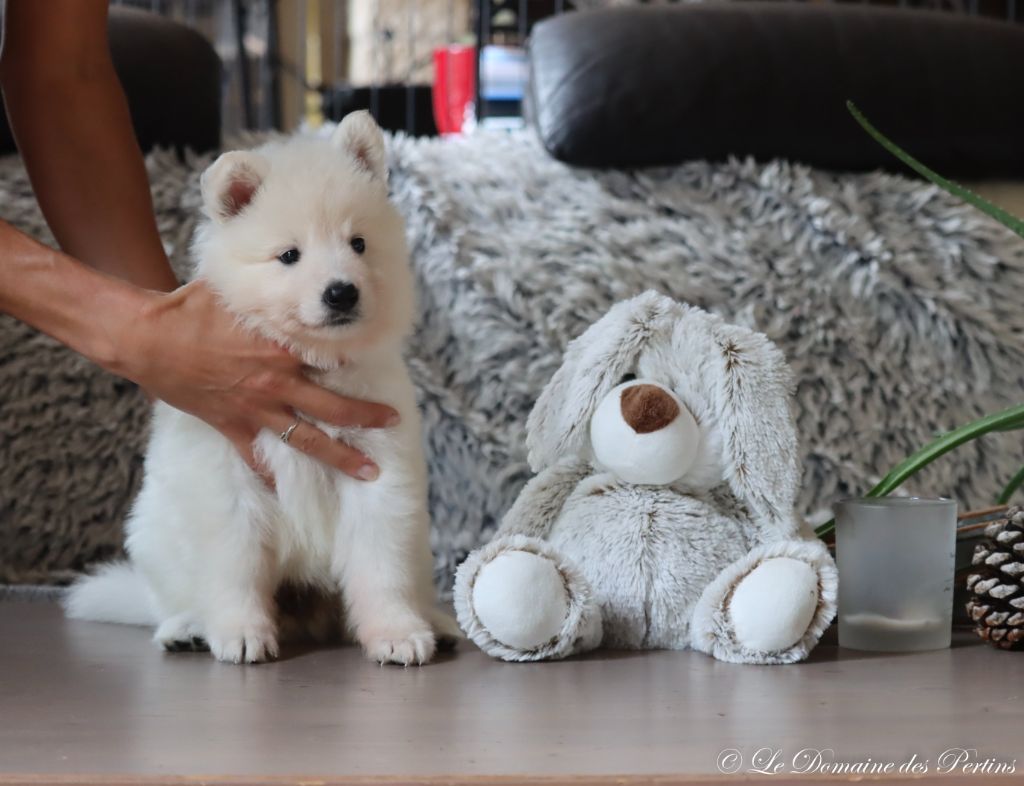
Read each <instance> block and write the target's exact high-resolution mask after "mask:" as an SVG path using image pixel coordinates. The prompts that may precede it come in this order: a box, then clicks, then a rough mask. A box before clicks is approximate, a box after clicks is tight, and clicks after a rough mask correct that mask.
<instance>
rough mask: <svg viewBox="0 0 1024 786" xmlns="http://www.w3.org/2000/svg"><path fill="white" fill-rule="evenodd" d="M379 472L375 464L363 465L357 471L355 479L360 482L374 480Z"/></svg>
mask: <svg viewBox="0 0 1024 786" xmlns="http://www.w3.org/2000/svg"><path fill="white" fill-rule="evenodd" d="M379 475H380V470H379V469H378V468H377V466H376V465H375V464H363V466H361V467H360V468H359V469H358V470H357V471H356V477H357V478H359V479H360V480H376V479H377V477H378V476H379Z"/></svg>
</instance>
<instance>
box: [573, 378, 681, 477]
mask: <svg viewBox="0 0 1024 786" xmlns="http://www.w3.org/2000/svg"><path fill="white" fill-rule="evenodd" d="M590 444H591V447H592V448H593V451H594V458H595V459H596V460H597V462H598V463H599V464H600V465H601V467H602V468H604V469H607V470H608V471H610V472H612V473H614V474H615V475H617V476H618V477H620V478H621V479H622V480H624V481H626V482H627V483H636V484H638V485H648V486H662V485H667V484H669V483H673V482H675V481H677V480H679V478H681V477H683V475H685V474H686V473H687V472H688V471H689V469H690V468H691V467H692V466H693V463H694V461H695V460H696V458H697V449H698V447H699V446H700V429H699V428H698V426H697V421H696V420H695V419H694V417H693V415H692V414H691V413H690V410H688V409H687V408H686V407H685V406H684V404H683V403H682V402H681V401H680V400H679V399H678V398H677V397H676V395H675V394H674V393H673V392H672V391H671V390H669V389H668V388H666V387H665V386H664V385H660V384H658V383H657V382H648V381H646V380H642V379H641V380H635V381H632V382H625V383H623V384H621V385H619V386H618V387H615V388H613V389H612V391H611V392H610V393H609V394H608V395H607V396H605V398H604V400H603V401H602V402H601V403H600V404H599V405H598V407H597V410H596V411H595V412H594V417H593V418H591V420H590Z"/></svg>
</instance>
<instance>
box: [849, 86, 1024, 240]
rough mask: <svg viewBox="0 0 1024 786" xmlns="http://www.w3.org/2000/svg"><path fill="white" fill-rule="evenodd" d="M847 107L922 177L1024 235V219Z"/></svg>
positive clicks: (865, 128) (874, 135)
mask: <svg viewBox="0 0 1024 786" xmlns="http://www.w3.org/2000/svg"><path fill="white" fill-rule="evenodd" d="M846 108H847V109H849V110H850V114H851V115H853V119H854V120H856V121H857V122H858V123H860V124H861V126H862V127H863V128H864V130H865V131H867V132H868V133H869V134H870V135H871V137H872V138H873V139H874V140H875V141H876V142H878V144H880V145H881V146H882V147H884V148H885V149H886V150H888V151H889V152H890V153H892V154H893V155H894V156H896V158H898V159H899V160H900V161H902V162H903V163H904V164H906V165H907V166H909V167H910V168H911V169H913V170H914V171H915V172H917V173H918V174H919V175H921V177H924V178H927V179H928V180H930V181H931V182H933V183H934V184H935V185H937V186H939V187H940V188H943V189H945V190H946V191H948V192H949V193H950V194H952V195H953V196H956V197H959V198H960V199H962V200H964V202H967V203H968V204H970V205H973V206H974V207H976V208H978V210H980V211H981V212H982V213H985V214H986V215H988V216H991V217H992V218H994V219H995V220H996V221H998V222H999V223H1000V224H1002V225H1003V226H1005V227H1007V228H1008V229H1010V230H1012V231H1014V232H1016V233H1017V234H1018V235H1020V236H1021V237H1024V220H1022V219H1020V218H1017V217H1016V216H1014V215H1011V214H1010V213H1007V212H1006V211H1005V210H1003V209H1002V208H1001V207H999V206H998V205H994V204H992V203H991V202H989V201H988V200H987V199H985V198H984V197H982V196H979V195H978V194H975V193H974V192H973V191H971V190H970V189H969V188H964V187H963V186H962V185H960V184H959V183H954V182H953V181H952V180H947V179H946V178H944V177H943V176H942V175H940V174H939V173H938V172H935V171H933V170H931V169H929V168H928V167H926V166H925V165H924V164H922V163H921V162H920V161H918V160H917V159H916V158H914V157H913V156H911V155H910V154H909V153H907V152H906V151H905V150H903V148H901V147H900V146H899V145H897V144H896V143H895V142H892V141H891V140H890V139H889V138H888V137H886V136H885V135H884V134H882V132H881V131H879V130H878V129H877V128H875V127H874V126H873V125H871V123H870V122H869V121H868V119H867V118H866V117H864V115H863V113H862V112H861V111H860V110H859V109H858V108H857V107H856V106H855V105H854V103H853V102H852V101H847V102H846Z"/></svg>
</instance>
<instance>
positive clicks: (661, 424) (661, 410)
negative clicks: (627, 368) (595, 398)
mask: <svg viewBox="0 0 1024 786" xmlns="http://www.w3.org/2000/svg"><path fill="white" fill-rule="evenodd" d="M619 406H620V407H621V408H622V417H623V418H624V419H625V421H626V423H628V424H629V427H630V428H631V429H633V431H635V432H636V433H637V434H650V433H651V432H652V431H658V430H659V429H663V428H665V426H667V425H668V424H669V423H671V422H672V421H673V420H675V419H676V418H677V417H679V405H678V404H676V402H675V400H674V399H673V398H672V397H671V396H670V395H669V394H668V393H666V392H665V391H664V390H662V389H661V388H659V387H658V386H656V385H633V386H632V387H628V388H626V389H625V390H624V391H622V396H621V397H620V399H619Z"/></svg>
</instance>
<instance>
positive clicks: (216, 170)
mask: <svg viewBox="0 0 1024 786" xmlns="http://www.w3.org/2000/svg"><path fill="white" fill-rule="evenodd" d="M269 169H270V164H269V162H268V161H267V159H265V158H264V157H263V156H261V155H259V154H258V153H250V152H245V151H234V152H231V153H224V154H222V155H221V156H220V157H218V158H217V160H216V161H214V162H213V163H212V164H211V165H210V166H209V167H208V168H207V170H206V171H205V172H203V176H202V179H201V180H200V189H201V190H202V194H203V211H204V212H205V213H206V215H207V216H209V217H210V218H211V219H213V220H214V221H217V222H220V223H223V222H225V221H228V220H229V219H231V218H234V217H235V216H237V215H238V214H239V213H241V212H242V211H243V210H245V208H246V206H247V205H248V204H249V203H250V202H252V200H253V197H254V196H255V195H256V192H257V191H258V190H259V188H260V185H261V184H262V183H263V180H264V178H265V177H266V176H267V172H268V171H269Z"/></svg>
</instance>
